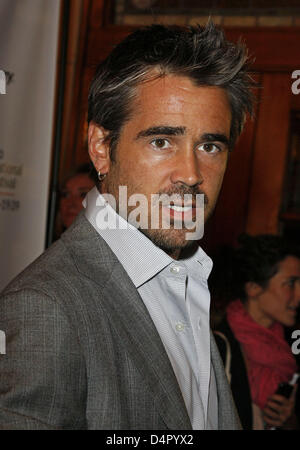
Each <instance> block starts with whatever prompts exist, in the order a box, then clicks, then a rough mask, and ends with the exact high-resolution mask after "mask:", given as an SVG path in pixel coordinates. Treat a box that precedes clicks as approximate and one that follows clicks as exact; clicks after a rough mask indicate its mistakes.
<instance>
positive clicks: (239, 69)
mask: <svg viewBox="0 0 300 450" xmlns="http://www.w3.org/2000/svg"><path fill="white" fill-rule="evenodd" d="M249 62H250V59H249V56H248V53H247V49H246V47H245V45H244V44H243V43H242V42H240V41H239V42H238V43H237V44H234V43H232V42H229V41H227V40H226V39H225V36H224V33H223V32H222V30H220V29H218V28H216V26H215V25H214V24H213V22H211V21H209V22H208V24H207V25H206V26H205V27H201V26H199V25H198V26H195V27H189V28H181V27H178V26H163V25H152V26H149V27H144V28H141V29H139V30H137V31H135V32H133V33H132V34H130V35H129V36H128V37H127V38H125V39H124V40H123V41H122V42H121V43H120V44H119V45H117V46H116V47H115V48H114V50H113V51H112V52H111V53H110V55H109V56H108V57H107V58H106V59H105V60H104V61H103V62H102V63H101V64H100V65H99V67H98V69H97V71H96V75H95V78H94V80H93V82H92V84H91V87H90V92H89V107H88V121H89V122H91V121H93V122H94V123H96V124H97V125H99V126H102V127H103V128H105V129H106V130H107V131H109V134H108V139H109V142H110V150H111V156H112V158H113V157H114V150H115V147H116V145H117V142H118V137H119V134H120V131H121V129H122V126H123V125H124V124H125V123H126V121H128V120H129V119H130V116H131V113H132V105H133V99H134V97H135V94H136V87H137V86H138V85H139V84H140V83H142V82H144V81H146V80H148V79H149V77H153V73H154V72H155V76H156V77H162V76H164V75H167V74H175V75H182V76H185V77H188V78H190V79H191V80H192V81H193V82H194V83H195V85H197V86H219V87H222V88H224V89H225V90H226V92H227V94H228V98H229V102H230V105H231V111H232V123H231V130H230V146H231V147H233V146H234V143H235V141H236V139H237V137H238V136H239V135H240V133H241V131H242V129H243V125H244V122H245V118H246V114H247V112H248V113H249V114H250V115H251V114H252V111H253V107H252V105H253V99H254V97H253V94H252V91H251V88H252V87H253V86H255V83H254V82H253V80H252V78H251V76H250V74H249Z"/></svg>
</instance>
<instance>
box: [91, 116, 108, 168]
mask: <svg viewBox="0 0 300 450" xmlns="http://www.w3.org/2000/svg"><path fill="white" fill-rule="evenodd" d="M107 136H108V131H107V130H105V129H104V128H103V127H100V126H99V125H96V124H95V123H94V122H91V123H90V124H89V128H88V146H89V155H90V158H91V161H92V162H93V164H94V167H95V169H96V170H97V172H99V171H100V172H101V174H106V173H108V172H109V167H110V151H109V141H108V139H107Z"/></svg>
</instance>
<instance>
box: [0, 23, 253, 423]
mask: <svg viewBox="0 0 300 450" xmlns="http://www.w3.org/2000/svg"><path fill="white" fill-rule="evenodd" d="M246 62H247V56H246V54H245V50H244V48H243V47H241V46H235V45H233V44H231V43H229V42H227V41H226V40H225V39H224V37H223V34H222V33H221V31H218V30H217V29H216V28H215V27H214V25H213V24H209V25H208V26H207V27H206V28H201V27H196V28H191V29H189V30H181V29H179V28H176V27H175V28H174V27H163V26H158V25H157V26H152V27H149V28H145V29H142V30H138V31H136V32H135V33H133V34H132V35H130V36H129V37H128V38H127V39H125V40H124V41H123V42H122V43H121V44H120V45H119V46H117V47H116V48H115V49H114V50H113V52H112V53H111V54H110V56H109V57H108V58H107V59H106V60H105V61H104V62H103V63H102V64H101V66H100V67H99V69H98V71H97V73H96V76H95V79H94V81H93V83H92V86H91V90H90V95H89V118H88V119H89V130H88V141H89V153H90V157H91V159H92V161H93V164H94V166H95V169H96V171H97V172H98V176H99V180H100V181H99V186H98V189H97V188H94V189H93V190H92V191H90V192H89V193H88V195H87V197H86V199H85V212H84V213H81V214H80V215H79V217H78V218H77V219H76V221H75V223H74V224H73V225H72V226H71V227H70V228H69V230H67V231H66V232H65V233H64V234H63V236H62V238H61V239H60V240H59V241H57V242H56V243H55V244H54V245H53V246H52V247H51V248H50V249H48V250H47V251H46V252H45V253H44V254H43V255H42V256H41V257H40V258H39V259H38V260H37V261H36V262H34V263H33V264H32V265H31V266H30V267H29V268H27V269H26V270H25V271H24V272H23V274H21V275H20V276H19V277H17V278H16V280H14V281H13V282H12V283H11V284H10V286H8V287H7V288H6V290H5V291H4V292H3V294H2V298H1V303H0V304H1V307H0V317H1V318H0V328H1V329H2V330H4V332H5V333H6V337H7V350H6V355H4V356H1V365H0V374H1V375H0V381H1V384H0V386H1V387H0V389H1V395H0V406H1V413H0V414H1V415H0V426H1V427H2V428H25V429H42V428H44V429H49V428H54V429H56V428H60V429H76V428H83V429H86V428H87V429H178V430H179V429H191V428H192V429H238V428H239V419H238V417H237V415H236V411H235V407H234V404H233V402H232V398H231V394H230V391H229V388H228V385H227V381H226V377H225V374H224V369H223V367H222V363H221V360H220V357H219V354H218V351H217V349H216V346H215V342H214V340H213V339H212V338H211V336H210V330H209V292H208V288H207V278H208V276H209V273H210V270H211V266H212V263H211V260H210V258H209V257H208V256H207V255H206V254H205V253H204V252H203V250H202V249H201V248H200V247H199V245H198V242H197V239H198V238H199V237H200V236H201V229H200V231H199V227H198V225H199V222H201V218H202V216H201V205H203V204H204V218H205V220H206V219H207V218H208V217H209V215H210V214H211V212H212V210H213V208H214V206H215V203H216V200H217V196H218V193H219V190H220V187H221V184H222V179H223V175H224V172H225V169H226V164H227V160H228V153H229V150H230V149H231V148H232V147H233V145H234V142H235V140H236V138H237V136H238V135H239V133H240V132H241V129H242V126H243V123H244V119H245V114H246V112H247V111H251V95H250V93H249V87H250V85H251V81H250V78H249V75H248V73H247V68H246ZM122 189H123V190H122ZM124 189H125V191H124ZM124 192H125V194H126V196H125V197H126V201H124ZM157 195H158V196H159V198H157ZM153 196H154V199H153ZM155 196H156V197H155ZM160 196H161V197H160ZM166 198H167V199H168V198H169V199H170V198H172V199H173V200H171V201H169V202H168V201H166ZM199 199H200V200H201V199H202V203H201V201H199ZM134 207H135V208H134ZM137 208H138V212H137V211H136V209H137ZM202 212H203V210H202ZM154 216H155V217H154ZM154 218H156V220H154ZM195 230H196V231H195ZM193 233H194V234H193ZM191 236H192V237H191Z"/></svg>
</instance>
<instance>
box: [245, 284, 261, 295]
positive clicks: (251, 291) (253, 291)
mask: <svg viewBox="0 0 300 450" xmlns="http://www.w3.org/2000/svg"><path fill="white" fill-rule="evenodd" d="M245 291H246V294H247V297H248V299H255V298H256V297H257V296H259V295H260V294H261V293H262V292H263V291H264V289H263V288H262V287H261V286H260V285H259V284H257V283H254V281H247V283H246V284H245Z"/></svg>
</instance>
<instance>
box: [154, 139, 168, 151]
mask: <svg viewBox="0 0 300 450" xmlns="http://www.w3.org/2000/svg"><path fill="white" fill-rule="evenodd" d="M151 145H153V147H156V148H160V149H165V148H169V147H170V143H169V141H168V140H167V139H153V141H151Z"/></svg>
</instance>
